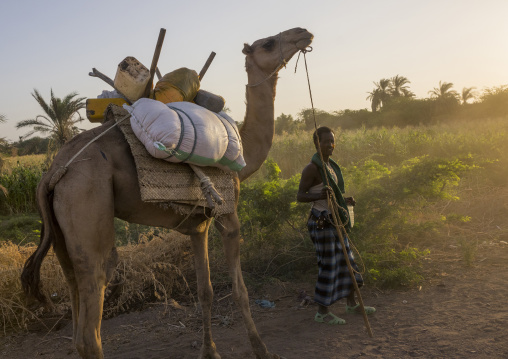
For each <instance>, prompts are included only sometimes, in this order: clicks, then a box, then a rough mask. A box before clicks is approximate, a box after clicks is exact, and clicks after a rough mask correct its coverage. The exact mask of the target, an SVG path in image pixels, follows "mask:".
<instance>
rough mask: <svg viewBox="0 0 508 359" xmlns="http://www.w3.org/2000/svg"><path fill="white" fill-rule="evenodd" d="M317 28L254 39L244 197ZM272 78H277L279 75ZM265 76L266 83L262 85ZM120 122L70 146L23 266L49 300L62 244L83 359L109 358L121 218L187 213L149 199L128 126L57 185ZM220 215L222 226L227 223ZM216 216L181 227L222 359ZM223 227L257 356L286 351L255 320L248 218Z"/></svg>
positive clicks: (36, 292) (29, 289) (157, 218)
mask: <svg viewBox="0 0 508 359" xmlns="http://www.w3.org/2000/svg"><path fill="white" fill-rule="evenodd" d="M312 39H313V35H312V34H311V33H309V32H308V31H307V30H305V29H301V28H294V29H291V30H287V31H284V32H282V33H280V34H278V35H275V36H270V37H267V38H265V39H261V40H257V41H256V42H254V43H253V44H252V45H247V44H245V46H244V49H243V53H244V54H245V55H246V60H245V61H246V71H247V74H248V84H251V85H252V84H256V86H250V85H247V91H246V96H247V110H246V115H245V122H244V125H243V127H242V129H241V132H240V134H241V137H242V141H243V147H244V156H245V160H246V162H247V166H246V167H245V168H243V169H242V171H241V172H239V174H238V176H235V195H236V203H238V196H239V192H240V181H243V180H244V179H246V178H247V177H249V176H250V175H251V174H252V173H254V172H255V171H256V170H257V169H258V168H259V167H260V166H261V165H262V163H263V162H264V160H265V159H266V157H267V154H268V151H269V149H270V146H271V144H272V139H273V133H274V99H275V86H276V83H277V72H278V71H279V70H280V68H281V67H282V65H284V64H285V62H287V61H289V59H290V58H291V57H292V56H293V55H294V54H295V53H297V52H298V51H299V50H304V49H305V48H307V46H309V45H310V43H311V41H312ZM270 75H272V76H270ZM258 83H259V84H258ZM113 124H114V122H113V120H107V121H106V122H105V123H103V124H102V126H100V127H96V128H94V129H92V130H89V131H86V132H83V133H81V134H80V135H78V136H76V137H75V138H73V139H72V140H71V141H69V142H68V143H66V144H65V145H64V146H63V147H62V149H61V150H60V152H59V153H58V155H57V156H56V158H55V160H54V162H53V164H52V166H51V168H50V169H49V171H48V172H47V173H46V174H45V175H44V176H43V177H42V179H41V182H40V183H39V186H38V188H37V200H38V206H39V211H40V214H41V217H42V221H43V230H42V231H41V241H40V244H39V247H38V248H37V250H36V251H35V252H34V254H33V255H32V256H31V257H30V258H29V259H28V260H27V262H26V263H25V267H24V270H23V273H22V284H23V288H24V290H25V292H26V293H27V294H31V295H33V296H35V297H36V298H38V299H39V300H41V301H44V300H45V298H44V296H43V295H42V294H41V291H40V288H39V286H40V268H41V263H42V260H43V259H44V256H45V255H46V253H47V251H48V250H49V248H50V246H51V245H53V248H54V251H55V253H56V255H57V257H58V260H59V262H60V265H61V266H62V270H63V272H64V275H65V278H66V280H67V283H68V285H69V289H70V297H71V306H72V322H73V330H74V331H73V340H74V343H75V345H76V348H77V351H78V352H79V355H80V356H81V357H82V358H83V359H102V358H103V352H102V344H101V333H100V331H101V319H102V309H103V301H104V290H105V288H106V286H107V284H108V282H109V280H110V279H111V277H112V275H113V272H114V270H115V267H116V264H117V260H118V255H117V251H116V249H115V238H114V227H113V219H114V217H118V218H120V219H123V220H125V221H128V222H131V223H139V224H144V225H149V226H157V227H164V228H169V229H171V228H175V227H177V226H178V225H179V224H180V223H181V222H182V220H183V219H184V216H183V215H182V214H179V213H177V212H175V211H174V210H172V209H171V208H170V207H169V208H167V209H161V207H159V206H157V205H156V204H153V203H145V202H142V201H141V196H140V191H139V186H138V179H137V174H136V168H135V164H134V160H133V158H132V155H131V152H130V148H129V145H128V144H127V142H126V140H125V138H124V136H123V134H122V133H121V131H120V130H119V129H118V128H117V127H115V128H113V129H112V130H110V131H108V132H107V133H106V134H105V135H104V136H102V137H100V138H99V139H98V140H96V141H95V142H93V143H92V144H91V145H90V146H88V147H87V148H86V149H85V150H84V151H83V152H82V153H81V154H80V155H79V156H78V157H77V158H76V160H75V161H74V162H72V163H71V164H70V165H69V166H68V168H67V171H66V172H65V173H64V174H63V176H62V177H61V178H60V180H59V181H58V182H56V183H52V186H53V185H54V188H50V186H49V183H50V180H51V178H52V177H53V175H54V174H55V172H57V171H59V169H60V171H61V168H62V166H65V164H66V163H67V162H68V161H69V159H70V158H72V157H73V156H74V155H75V154H76V153H77V152H78V151H80V150H81V149H82V148H83V147H84V145H85V144H86V143H88V142H89V141H90V140H92V139H93V138H95V137H96V136H97V135H99V134H101V133H103V132H104V131H105V130H107V129H109V128H110V127H111V126H112V125H113ZM219 222H220V223H219ZM211 223H212V220H211V219H210V218H208V217H206V216H205V215H203V214H195V215H192V216H190V217H189V218H188V219H187V220H185V221H184V222H183V224H181V225H180V226H179V227H178V229H177V230H178V231H179V232H181V233H183V234H186V235H189V236H190V239H191V243H192V248H193V251H194V258H195V267H196V275H197V285H198V297H199V302H200V304H201V308H202V320H203V344H202V347H201V351H200V354H199V358H212V359H217V358H220V355H219V354H218V353H217V350H216V347H215V344H214V341H213V339H212V331H211V306H212V298H213V292H212V285H211V282H210V268H209V260H208V229H209V227H210V225H211ZM215 226H216V227H217V229H218V231H219V232H220V234H221V237H222V241H223V246H224V251H225V256H226V259H227V262H228V267H229V272H230V275H231V278H232V288H233V298H234V300H235V302H236V304H237V305H238V306H239V307H240V309H241V312H242V316H243V320H244V324H245V327H246V329H247V332H248V337H249V339H250V342H251V345H252V349H253V351H254V354H255V355H256V358H259V359H274V358H279V356H277V355H275V354H271V353H269V352H268V350H267V348H266V346H265V344H264V343H263V341H262V340H261V338H260V336H259V334H258V332H257V330H256V327H255V324H254V321H253V320H252V316H251V312H250V308H249V298H248V293H247V289H246V287H245V284H244V281H243V277H242V271H241V267H240V223H239V221H238V216H237V214H236V212H235V213H232V214H228V215H224V216H221V218H220V221H215Z"/></svg>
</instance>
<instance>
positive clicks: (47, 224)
mask: <svg viewBox="0 0 508 359" xmlns="http://www.w3.org/2000/svg"><path fill="white" fill-rule="evenodd" d="M48 182H49V181H48V179H47V177H43V178H42V179H41V182H40V183H39V186H38V187H37V204H38V208H39V214H40V215H41V217H42V228H41V236H40V243H39V246H38V247H37V249H36V250H35V252H34V253H33V254H32V255H31V256H30V257H29V258H28V259H27V260H26V262H25V266H24V267H23V272H22V273H21V285H22V287H23V291H24V292H25V294H26V295H27V296H29V297H34V298H36V299H37V300H39V301H40V302H41V303H47V298H46V296H45V295H44V294H43V293H42V291H41V265H42V261H43V260H44V257H46V254H48V251H49V248H50V247H51V244H52V243H54V241H55V231H54V225H53V224H54V223H56V219H55V215H54V212H53V192H52V191H49V186H48V184H49V183H48ZM53 187H54V186H53Z"/></svg>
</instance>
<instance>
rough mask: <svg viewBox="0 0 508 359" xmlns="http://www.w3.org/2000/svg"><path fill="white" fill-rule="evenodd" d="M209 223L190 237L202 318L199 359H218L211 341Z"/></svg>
mask: <svg viewBox="0 0 508 359" xmlns="http://www.w3.org/2000/svg"><path fill="white" fill-rule="evenodd" d="M210 223H211V220H207V221H206V223H204V225H203V227H204V230H203V231H202V232H201V231H200V232H199V233H195V234H191V236H190V237H191V242H192V249H193V251H194V262H195V266H196V277H197V284H198V298H199V303H200V304H201V311H202V316H203V345H202V346H201V352H200V355H199V358H200V359H220V355H219V354H218V353H217V348H216V347H215V343H214V342H213V339H212V300H213V288H212V283H211V282H210V264H209V259H208V228H209V227H210ZM198 229H199V228H198Z"/></svg>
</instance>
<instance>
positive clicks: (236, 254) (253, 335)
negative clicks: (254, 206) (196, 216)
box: [215, 213, 279, 359]
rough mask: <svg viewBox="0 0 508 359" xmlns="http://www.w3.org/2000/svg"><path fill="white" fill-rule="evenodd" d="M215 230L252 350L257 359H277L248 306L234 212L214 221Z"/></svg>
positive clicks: (237, 227)
mask: <svg viewBox="0 0 508 359" xmlns="http://www.w3.org/2000/svg"><path fill="white" fill-rule="evenodd" d="M215 226H216V228H217V230H218V231H219V232H220V233H221V237H222V242H223V246H224V253H225V255H226V260H227V262H228V267H229V273H230V276H231V279H232V282H233V298H234V300H235V302H236V304H237V306H238V307H239V308H240V310H241V312H242V316H243V322H244V324H245V328H246V329H247V333H248V335H249V339H250V342H251V345H252V350H253V351H254V354H255V355H256V358H258V359H277V358H279V356H278V355H275V354H270V353H269V352H268V350H267V349H266V345H265V344H264V343H263V341H262V340H261V337H260V336H259V333H258V331H257V329H256V325H255V324H254V320H253V319H252V314H251V311H250V306H249V294H248V292H247V287H246V286H245V283H244V281H243V275H242V269H241V266H240V222H239V221H238V216H237V214H236V213H231V214H227V215H224V216H221V217H220V220H217V221H215Z"/></svg>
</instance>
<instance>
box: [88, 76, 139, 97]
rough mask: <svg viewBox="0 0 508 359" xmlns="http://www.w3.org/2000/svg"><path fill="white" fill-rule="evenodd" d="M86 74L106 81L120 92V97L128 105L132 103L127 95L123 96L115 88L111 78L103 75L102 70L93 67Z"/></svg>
mask: <svg viewBox="0 0 508 359" xmlns="http://www.w3.org/2000/svg"><path fill="white" fill-rule="evenodd" d="M88 75H89V76H92V77H97V78H99V79H101V80H102V81H104V82H105V83H107V84H108V85H110V86H111V87H113V88H114V89H115V90H116V92H118V93H119V94H120V96H122V98H123V99H124V100H125V101H127V103H128V104H129V105H132V102H131V101H130V100H129V99H128V98H127V96H125V95H124V94H123V93H122V92H121V91H120V90H119V89H117V88H116V87H115V82H114V81H113V80H111V79H110V78H109V77H107V76H106V75H104V74H103V73H102V72H100V71H99V70H97V69H96V68H95V67H94V68H93V69H92V72H89V73H88Z"/></svg>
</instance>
